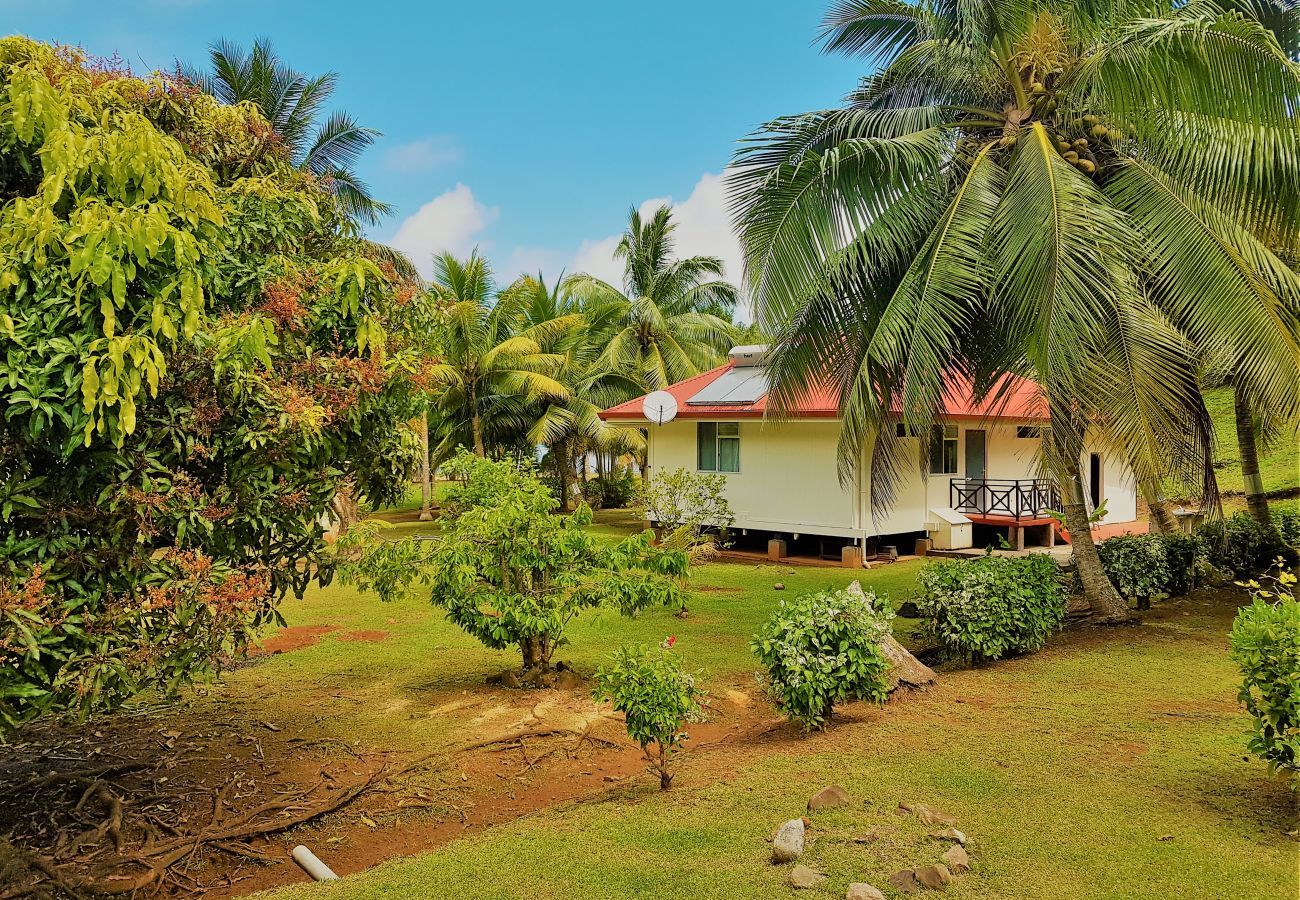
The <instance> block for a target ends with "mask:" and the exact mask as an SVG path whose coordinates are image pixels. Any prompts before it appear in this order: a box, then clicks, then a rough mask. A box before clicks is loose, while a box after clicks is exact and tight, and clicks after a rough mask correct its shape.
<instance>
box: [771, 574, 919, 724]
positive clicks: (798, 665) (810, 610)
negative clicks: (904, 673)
mask: <svg viewBox="0 0 1300 900" xmlns="http://www.w3.org/2000/svg"><path fill="white" fill-rule="evenodd" d="M893 618H894V611H893V609H891V608H890V606H889V604H888V603H886V602H885V601H884V600H883V599H881V598H880V597H877V596H876V594H875V593H874V592H873V591H862V590H861V589H859V590H842V591H823V592H820V593H814V594H803V595H802V596H799V597H796V598H794V599H793V600H782V601H781V605H780V606H779V607H777V610H776V612H775V613H774V614H773V615H772V618H771V619H769V620H768V621H767V624H766V625H764V626H763V630H762V631H760V632H759V634H758V636H757V637H756V638H755V639H754V641H753V643H752V644H751V645H750V647H751V649H752V650H753V651H754V653H755V654H756V655H757V656H758V658H759V660H760V661H761V662H762V664H763V666H764V667H765V668H766V670H767V683H768V686H769V688H770V690H771V692H772V694H773V697H774V699H775V700H776V704H777V706H778V707H780V709H781V711H782V712H784V713H785V714H786V715H787V716H789V717H790V719H791V720H792V721H795V722H798V723H799V724H801V725H802V726H803V727H804V728H805V729H808V730H811V729H814V728H824V727H826V725H827V724H829V722H830V719H831V711H832V708H833V707H834V705H835V704H837V703H843V702H845V701H846V700H851V699H860V700H873V701H875V702H878V703H879V702H883V701H884V700H885V698H886V697H888V696H889V682H888V680H887V678H886V676H887V675H888V673H889V661H888V659H887V658H886V657H885V653H884V650H883V649H882V647H881V642H882V641H883V640H884V639H885V638H886V637H887V636H888V635H889V633H890V622H891V621H892V620H893Z"/></svg>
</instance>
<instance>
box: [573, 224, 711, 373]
mask: <svg viewBox="0 0 1300 900" xmlns="http://www.w3.org/2000/svg"><path fill="white" fill-rule="evenodd" d="M675 227H676V226H675V225H674V224H673V221H672V210H671V209H670V208H669V207H667V206H661V207H659V208H658V209H657V210H655V212H654V213H653V214H652V215H651V216H650V219H649V220H648V221H646V220H643V219H642V217H641V213H640V212H639V211H637V210H635V209H633V210H632V213H631V215H630V218H629V221H628V227H627V231H626V232H624V234H623V238H622V240H620V241H619V244H618V248H617V249H616V250H615V254H614V255H615V256H616V257H617V258H618V259H621V260H623V272H624V274H623V286H622V290H620V289H618V288H616V287H613V286H611V285H609V284H606V283H605V282H603V281H601V280H600V279H598V278H595V277H593V276H591V275H587V274H576V275H571V276H569V278H568V279H566V280H565V285H566V287H567V288H568V289H569V290H570V291H572V292H573V293H574V295H575V296H577V297H578V298H580V299H581V300H582V301H583V302H584V304H586V309H587V311H588V312H589V314H592V315H593V316H598V317H600V318H601V319H602V320H604V321H605V322H606V323H607V327H608V336H607V338H606V340H605V341H604V342H603V343H604V348H605V349H604V351H603V353H602V355H601V362H602V363H603V364H604V365H605V367H606V368H608V369H609V370H610V371H613V372H619V373H622V374H625V375H628V376H631V377H633V378H636V379H637V380H639V381H640V383H641V385H642V387H643V389H645V390H656V389H658V388H662V387H664V386H665V385H668V384H671V383H673V382H675V381H681V380H682V379H684V378H689V377H691V376H692V375H697V374H699V373H700V372H701V371H702V370H704V369H707V368H708V367H709V366H711V365H715V364H716V363H717V362H718V360H719V359H720V358H721V354H722V353H723V352H725V351H726V350H727V349H729V345H730V343H731V338H732V325H731V322H730V315H731V311H732V309H734V308H735V305H736V296H737V295H736V289H735V287H734V286H733V285H731V284H728V283H727V282H726V281H724V280H723V271H722V261H721V260H720V259H718V258H717V257H713V256H692V257H689V258H687V259H674V258H673V231H674V229H675Z"/></svg>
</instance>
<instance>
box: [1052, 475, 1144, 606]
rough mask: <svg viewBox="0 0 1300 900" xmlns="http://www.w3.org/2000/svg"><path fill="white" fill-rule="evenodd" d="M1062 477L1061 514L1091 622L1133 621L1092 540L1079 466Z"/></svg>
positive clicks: (1090, 524)
mask: <svg viewBox="0 0 1300 900" xmlns="http://www.w3.org/2000/svg"><path fill="white" fill-rule="evenodd" d="M1063 474H1064V476H1065V477H1064V478H1062V479H1061V511H1062V512H1063V513H1065V527H1066V528H1067V529H1068V530H1069V532H1070V546H1071V548H1072V550H1073V552H1074V566H1075V570H1076V571H1077V572H1078V573H1079V583H1080V585H1082V587H1083V597H1084V599H1085V600H1087V601H1088V605H1089V606H1090V607H1092V618H1093V619H1094V620H1096V621H1099V622H1105V623H1115V622H1127V621H1129V620H1130V619H1131V618H1132V615H1131V614H1130V613H1129V609H1128V604H1127V603H1125V602H1124V598H1123V597H1121V596H1120V595H1119V591H1117V590H1115V586H1114V585H1113V584H1111V583H1110V579H1109V578H1108V577H1107V576H1106V570H1105V568H1104V567H1103V566H1102V564H1101V555H1100V554H1099V553H1098V552H1097V545H1096V544H1095V543H1093V540H1092V523H1091V522H1089V521H1088V506H1087V503H1086V502H1085V500H1084V492H1083V478H1082V475H1081V474H1080V472H1079V464H1078V463H1077V462H1075V463H1073V464H1067V465H1066V471H1065V472H1064V473H1063Z"/></svg>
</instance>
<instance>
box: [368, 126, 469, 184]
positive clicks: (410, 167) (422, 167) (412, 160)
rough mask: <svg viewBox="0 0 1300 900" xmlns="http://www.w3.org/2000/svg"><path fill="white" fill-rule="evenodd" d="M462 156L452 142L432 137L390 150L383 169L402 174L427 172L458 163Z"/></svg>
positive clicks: (457, 146) (444, 137) (439, 137)
mask: <svg viewBox="0 0 1300 900" xmlns="http://www.w3.org/2000/svg"><path fill="white" fill-rule="evenodd" d="M463 155H464V153H463V151H462V150H461V148H460V146H459V145H458V144H457V143H456V142H455V141H454V140H452V139H451V138H449V137H447V136H445V135H434V136H433V137H427V138H421V139H420V140H418V141H408V142H407V143H405V144H398V145H397V146H396V147H393V148H391V149H390V150H389V151H388V152H387V153H385V154H384V168H386V169H388V170H389V171H391V172H401V173H404V174H410V173H412V172H427V171H429V170H430V169H436V168H437V167H438V166H445V165H447V164H449V163H454V162H459V161H460V159H461V157H462V156H463Z"/></svg>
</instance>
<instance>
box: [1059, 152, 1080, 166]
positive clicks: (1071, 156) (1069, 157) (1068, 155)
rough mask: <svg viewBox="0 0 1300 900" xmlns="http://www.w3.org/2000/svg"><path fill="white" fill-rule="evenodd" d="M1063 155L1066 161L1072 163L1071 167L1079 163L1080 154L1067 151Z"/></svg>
mask: <svg viewBox="0 0 1300 900" xmlns="http://www.w3.org/2000/svg"><path fill="white" fill-rule="evenodd" d="M1061 155H1062V156H1063V157H1065V161H1066V162H1068V163H1070V164H1071V165H1073V164H1074V163H1077V162H1078V161H1079V154H1077V153H1075V152H1074V151H1073V150H1067V151H1066V152H1065V153H1062V154H1061Z"/></svg>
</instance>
